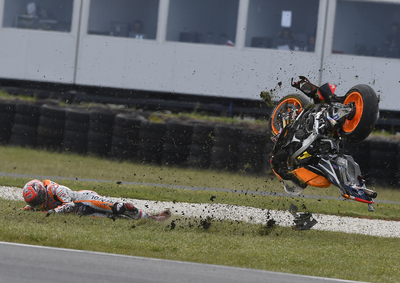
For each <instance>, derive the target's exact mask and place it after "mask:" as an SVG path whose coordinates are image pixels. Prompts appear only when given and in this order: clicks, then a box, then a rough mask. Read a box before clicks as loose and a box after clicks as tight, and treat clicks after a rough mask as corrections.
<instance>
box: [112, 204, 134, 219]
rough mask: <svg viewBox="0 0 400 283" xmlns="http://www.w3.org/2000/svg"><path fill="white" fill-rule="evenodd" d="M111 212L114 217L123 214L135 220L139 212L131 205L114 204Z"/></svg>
mask: <svg viewBox="0 0 400 283" xmlns="http://www.w3.org/2000/svg"><path fill="white" fill-rule="evenodd" d="M111 210H112V212H113V214H114V215H121V214H124V215H126V216H129V217H131V218H134V219H137V218H138V214H139V210H138V209H137V208H136V207H135V206H134V205H133V204H131V203H118V202H117V203H115V204H114V206H113V207H111Z"/></svg>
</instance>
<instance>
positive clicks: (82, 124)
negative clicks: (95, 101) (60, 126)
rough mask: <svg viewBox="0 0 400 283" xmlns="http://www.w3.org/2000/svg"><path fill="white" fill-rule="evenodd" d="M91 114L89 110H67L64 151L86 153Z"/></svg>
mask: <svg viewBox="0 0 400 283" xmlns="http://www.w3.org/2000/svg"><path fill="white" fill-rule="evenodd" d="M89 121H90V112H89V111H88V110H87V109H79V108H68V109H67V110H66V119H65V130H64V140H63V147H62V148H63V151H65V152H73V153H81V154H84V153H86V147H87V136H88V131H89Z"/></svg>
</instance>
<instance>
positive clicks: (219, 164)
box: [210, 125, 242, 171]
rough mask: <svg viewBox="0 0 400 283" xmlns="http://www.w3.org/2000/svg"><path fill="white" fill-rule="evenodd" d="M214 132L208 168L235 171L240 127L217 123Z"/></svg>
mask: <svg viewBox="0 0 400 283" xmlns="http://www.w3.org/2000/svg"><path fill="white" fill-rule="evenodd" d="M214 133H215V135H214V143H213V147H212V149H211V157H210V168H211V169H217V170H229V171H235V170H236V167H237V155H238V145H239V141H240V136H241V133H242V129H241V128H238V127H233V126H226V125H217V126H216V127H215V132H214Z"/></svg>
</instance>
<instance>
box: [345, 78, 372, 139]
mask: <svg viewBox="0 0 400 283" xmlns="http://www.w3.org/2000/svg"><path fill="white" fill-rule="evenodd" d="M351 102H353V103H354V105H355V110H356V111H355V113H354V115H352V117H351V119H347V120H346V121H345V123H344V125H343V126H342V131H341V132H342V133H341V134H342V137H343V138H344V139H345V140H346V141H348V142H351V143H358V142H361V141H363V140H365V139H366V138H367V137H368V136H369V134H370V133H371V131H372V130H373V128H374V126H375V123H376V120H377V119H378V113H379V105H378V103H379V102H378V97H377V95H376V93H375V91H374V90H373V89H372V88H371V87H370V86H368V85H365V84H359V85H356V86H353V87H352V88H351V89H350V90H349V91H348V92H347V93H346V95H345V99H344V102H343V104H345V105H346V104H349V103H351Z"/></svg>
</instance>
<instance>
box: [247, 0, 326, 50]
mask: <svg viewBox="0 0 400 283" xmlns="http://www.w3.org/2000/svg"><path fill="white" fill-rule="evenodd" d="M318 8H319V0H302V1H298V0H250V2H249V12H248V19H247V31H246V43H245V46H248V47H258V48H275V49H286V50H303V51H310V52H313V51H314V46H315V37H316V30H317V22H318Z"/></svg>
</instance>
